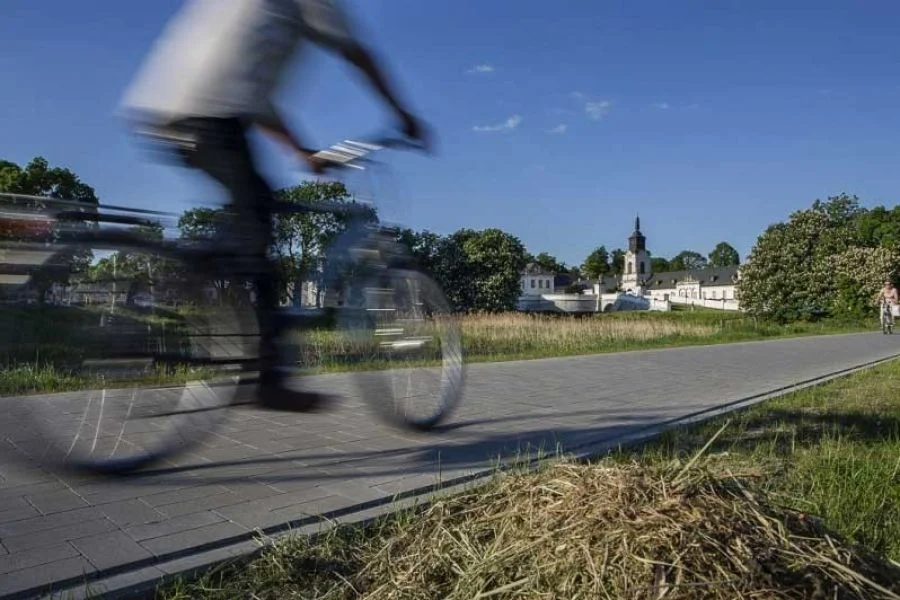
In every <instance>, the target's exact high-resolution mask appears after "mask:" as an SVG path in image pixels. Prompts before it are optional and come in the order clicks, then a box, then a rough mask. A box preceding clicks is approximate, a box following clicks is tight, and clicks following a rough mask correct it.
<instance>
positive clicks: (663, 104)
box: [653, 102, 672, 110]
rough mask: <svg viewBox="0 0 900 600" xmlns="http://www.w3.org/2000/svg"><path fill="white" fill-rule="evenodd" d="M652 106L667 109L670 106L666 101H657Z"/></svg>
mask: <svg viewBox="0 0 900 600" xmlns="http://www.w3.org/2000/svg"><path fill="white" fill-rule="evenodd" d="M653 106H655V107H656V108H658V109H660V110H668V109H670V108H672V107H671V105H670V104H669V103H668V102H657V103H656V104H654V105H653Z"/></svg>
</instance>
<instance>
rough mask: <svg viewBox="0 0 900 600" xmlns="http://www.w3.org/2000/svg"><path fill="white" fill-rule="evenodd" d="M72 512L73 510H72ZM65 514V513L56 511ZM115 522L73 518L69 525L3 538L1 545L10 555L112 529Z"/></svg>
mask: <svg viewBox="0 0 900 600" xmlns="http://www.w3.org/2000/svg"><path fill="white" fill-rule="evenodd" d="M72 512H74V511H72ZM56 514H66V513H56ZM115 529H117V527H116V524H115V523H113V522H112V521H110V520H108V519H96V520H93V521H77V520H73V521H72V522H71V524H70V525H64V526H62V527H56V528H54V529H42V530H40V531H36V532H34V533H24V534H21V535H16V536H9V537H4V538H3V545H4V546H5V547H6V549H7V550H9V553H10V556H11V555H13V554H15V553H16V552H22V551H23V550H31V549H33V548H41V547H43V546H53V545H55V544H58V543H60V542H65V541H68V540H75V539H78V538H81V537H86V536H89V535H94V534H96V533H103V532H106V531H113V530H115Z"/></svg>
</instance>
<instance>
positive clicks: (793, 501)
mask: <svg viewBox="0 0 900 600" xmlns="http://www.w3.org/2000/svg"><path fill="white" fill-rule="evenodd" d="M898 392H900V362H897V361H893V362H890V363H887V364H884V365H881V366H878V367H875V368H873V369H871V370H867V371H864V372H859V373H856V374H854V375H851V376H849V377H846V378H842V379H839V380H837V381H834V382H831V383H829V384H826V385H823V386H821V387H816V388H810V389H807V390H804V391H800V392H796V393H793V394H790V395H788V396H785V397H783V398H780V399H776V400H772V401H769V402H766V403H765V404H763V405H760V406H757V407H753V408H750V409H747V410H744V411H741V412H738V413H735V414H732V415H730V416H729V417H727V418H721V419H715V420H713V421H710V422H709V423H707V424H704V425H699V426H694V427H686V428H680V429H675V430H672V431H669V432H667V433H665V434H664V435H663V436H661V437H660V438H659V440H658V441H656V442H654V443H651V444H649V445H646V446H644V447H642V448H641V449H640V450H639V451H638V452H623V453H621V454H619V455H618V456H617V459H619V460H625V461H628V460H632V459H635V458H636V459H638V460H639V461H641V462H642V463H644V464H658V463H660V462H665V461H669V460H675V459H680V460H684V459H685V457H687V456H689V455H690V454H692V453H694V452H696V451H697V449H698V448H699V447H701V446H702V445H703V444H704V443H705V442H706V441H707V440H708V439H709V438H710V437H711V436H712V435H713V433H715V431H717V430H718V429H719V428H720V427H722V426H723V425H725V424H726V423H727V427H726V428H725V430H724V431H723V433H722V435H720V436H719V437H718V438H717V439H716V441H715V442H714V443H713V444H712V445H711V446H710V448H709V449H708V452H709V454H710V455H713V456H716V460H717V461H720V462H721V463H722V464H725V465H732V466H737V465H742V464H749V465H753V466H754V467H758V468H760V469H762V470H764V471H765V472H766V473H767V475H768V477H767V479H766V481H765V489H766V492H767V493H769V494H771V495H772V496H773V497H775V498H777V499H778V500H779V501H780V502H782V503H783V504H784V505H785V506H789V507H791V508H794V509H796V510H800V511H804V512H807V513H810V514H813V515H818V516H820V517H822V518H823V519H824V521H825V522H826V523H827V524H828V525H829V527H831V528H833V529H835V530H836V531H838V532H840V533H842V534H844V535H846V536H848V537H849V538H850V539H852V540H854V541H857V542H859V543H861V544H864V545H866V546H867V547H869V548H871V549H873V550H875V551H876V552H879V553H882V554H884V555H886V556H888V557H890V558H891V559H893V560H896V561H900V393H898Z"/></svg>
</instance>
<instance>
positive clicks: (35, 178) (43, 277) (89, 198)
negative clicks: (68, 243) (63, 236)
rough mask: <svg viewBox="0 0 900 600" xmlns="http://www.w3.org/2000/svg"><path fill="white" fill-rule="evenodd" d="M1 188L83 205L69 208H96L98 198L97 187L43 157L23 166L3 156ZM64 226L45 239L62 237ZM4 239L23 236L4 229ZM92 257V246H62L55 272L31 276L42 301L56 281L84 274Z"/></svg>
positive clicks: (33, 203)
mask: <svg viewBox="0 0 900 600" xmlns="http://www.w3.org/2000/svg"><path fill="white" fill-rule="evenodd" d="M0 192H7V193H11V194H24V195H29V196H39V197H42V198H51V199H57V200H67V201H70V202H75V203H77V204H78V205H80V206H77V207H76V206H67V207H66V208H67V209H68V210H82V211H84V212H96V210H97V205H98V204H99V200H98V199H97V194H96V192H95V191H94V188H92V187H91V186H89V185H88V184H86V183H84V182H83V181H81V179H80V178H79V177H78V176H77V175H76V174H75V173H73V172H72V171H71V170H69V169H67V168H62V167H50V165H49V163H48V162H47V160H46V159H44V158H43V157H40V156H38V157H35V158H34V159H32V160H31V162H29V163H28V164H27V165H26V166H25V167H24V168H22V167H20V166H19V165H17V164H15V163H13V162H10V161H7V160H0ZM20 205H22V206H26V207H28V208H31V209H38V210H44V209H48V208H53V207H59V205H58V204H54V203H53V202H51V201H47V200H22V201H20ZM66 226H67V227H72V228H87V227H93V226H94V225H92V224H89V223H81V224H76V223H68V224H67V225H66ZM60 233H61V229H60V226H59V225H55V226H54V227H53V229H52V230H51V231H49V232H48V233H47V235H46V236H44V237H43V238H42V241H44V242H48V243H53V242H57V241H59V239H60V237H59V236H60ZM0 236H2V238H5V239H21V237H18V235H17V233H16V232H12V231H8V230H6V231H2V232H0ZM92 259H93V255H92V253H91V251H90V250H89V249H83V248H82V249H70V248H64V247H63V248H59V249H58V251H57V252H56V254H55V255H54V257H53V259H52V260H53V264H54V265H55V266H56V267H58V268H55V269H54V270H53V271H52V272H51V271H50V270H48V269H42V270H40V271H38V273H37V274H35V276H34V277H32V279H31V282H30V284H31V285H32V286H34V287H35V289H36V291H37V293H38V301H39V302H41V303H43V302H44V299H45V297H46V293H47V291H48V290H50V289H51V287H52V286H53V284H54V283H60V284H65V283H68V282H69V281H70V280H71V278H72V276H73V275H79V274H84V273H85V272H86V271H87V268H88V266H89V265H90V263H91V260H92Z"/></svg>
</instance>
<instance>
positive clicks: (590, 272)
mask: <svg viewBox="0 0 900 600" xmlns="http://www.w3.org/2000/svg"><path fill="white" fill-rule="evenodd" d="M581 270H582V271H583V272H584V274H585V275H586V276H587V277H588V279H599V278H600V277H602V276H603V275H606V274H607V273H609V271H610V265H609V252H607V250H606V246H600V247H598V248H595V249H594V251H593V252H591V253H590V254H588V256H587V258H585V259H584V263H583V264H582V265H581Z"/></svg>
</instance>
